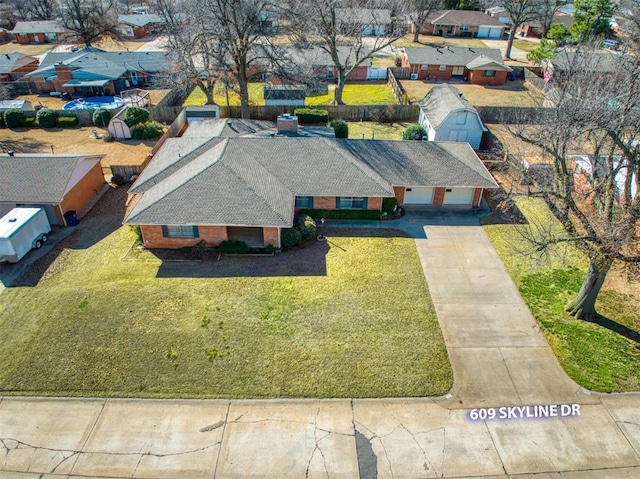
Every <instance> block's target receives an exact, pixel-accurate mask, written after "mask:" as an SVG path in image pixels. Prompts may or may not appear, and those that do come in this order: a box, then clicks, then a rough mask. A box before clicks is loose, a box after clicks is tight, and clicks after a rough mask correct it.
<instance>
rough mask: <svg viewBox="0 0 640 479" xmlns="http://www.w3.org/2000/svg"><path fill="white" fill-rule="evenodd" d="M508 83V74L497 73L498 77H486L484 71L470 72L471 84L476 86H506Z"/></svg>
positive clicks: (503, 72)
mask: <svg viewBox="0 0 640 479" xmlns="http://www.w3.org/2000/svg"><path fill="white" fill-rule="evenodd" d="M506 81H507V72H505V71H496V76H493V77H486V76H484V70H471V71H470V72H469V83H473V84H475V85H504V84H505V82H506Z"/></svg>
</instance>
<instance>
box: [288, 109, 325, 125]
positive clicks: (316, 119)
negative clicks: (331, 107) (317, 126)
mask: <svg viewBox="0 0 640 479" xmlns="http://www.w3.org/2000/svg"><path fill="white" fill-rule="evenodd" d="M293 114H294V115H296V116H297V117H298V121H299V122H300V123H302V124H308V123H322V124H323V125H326V124H327V122H328V121H329V112H328V111H327V110H318V109H314V108H296V109H295V111H294V112H293Z"/></svg>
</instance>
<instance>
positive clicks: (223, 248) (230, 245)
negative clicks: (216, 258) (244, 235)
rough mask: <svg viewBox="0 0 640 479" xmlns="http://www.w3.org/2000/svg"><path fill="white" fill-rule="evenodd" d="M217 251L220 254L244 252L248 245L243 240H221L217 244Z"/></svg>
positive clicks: (246, 250) (247, 249)
mask: <svg viewBox="0 0 640 479" xmlns="http://www.w3.org/2000/svg"><path fill="white" fill-rule="evenodd" d="M218 252H219V253H222V254H246V253H248V252H249V247H248V246H247V244H246V243H245V242H244V241H235V240H231V241H223V242H222V243H220V244H219V245H218Z"/></svg>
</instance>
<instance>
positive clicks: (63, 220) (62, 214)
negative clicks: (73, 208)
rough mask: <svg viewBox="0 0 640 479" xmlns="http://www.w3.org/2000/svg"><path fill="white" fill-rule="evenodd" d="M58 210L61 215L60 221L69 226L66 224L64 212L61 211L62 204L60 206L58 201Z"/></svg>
mask: <svg viewBox="0 0 640 479" xmlns="http://www.w3.org/2000/svg"><path fill="white" fill-rule="evenodd" d="M58 210H59V211H60V216H61V217H62V222H63V223H64V226H69V225H68V224H67V218H65V217H64V212H63V211H62V206H60V203H58Z"/></svg>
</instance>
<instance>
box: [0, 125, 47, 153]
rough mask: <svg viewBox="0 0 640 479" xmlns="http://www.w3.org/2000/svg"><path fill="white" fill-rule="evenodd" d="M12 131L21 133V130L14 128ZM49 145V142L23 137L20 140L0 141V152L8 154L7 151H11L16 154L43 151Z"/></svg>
mask: <svg viewBox="0 0 640 479" xmlns="http://www.w3.org/2000/svg"><path fill="white" fill-rule="evenodd" d="M14 131H21V129H17V128H16V129H15V130H14ZM24 131H25V132H26V131H28V130H27V129H24ZM49 145H50V143H49V142H46V141H40V140H38V139H36V138H34V137H31V136H23V137H22V138H20V139H16V140H9V139H4V140H0V150H1V151H2V152H3V153H6V152H8V151H9V150H13V151H15V152H16V153H23V152H24V153H28V152H34V151H42V150H43V149H45V148H47V147H49Z"/></svg>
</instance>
